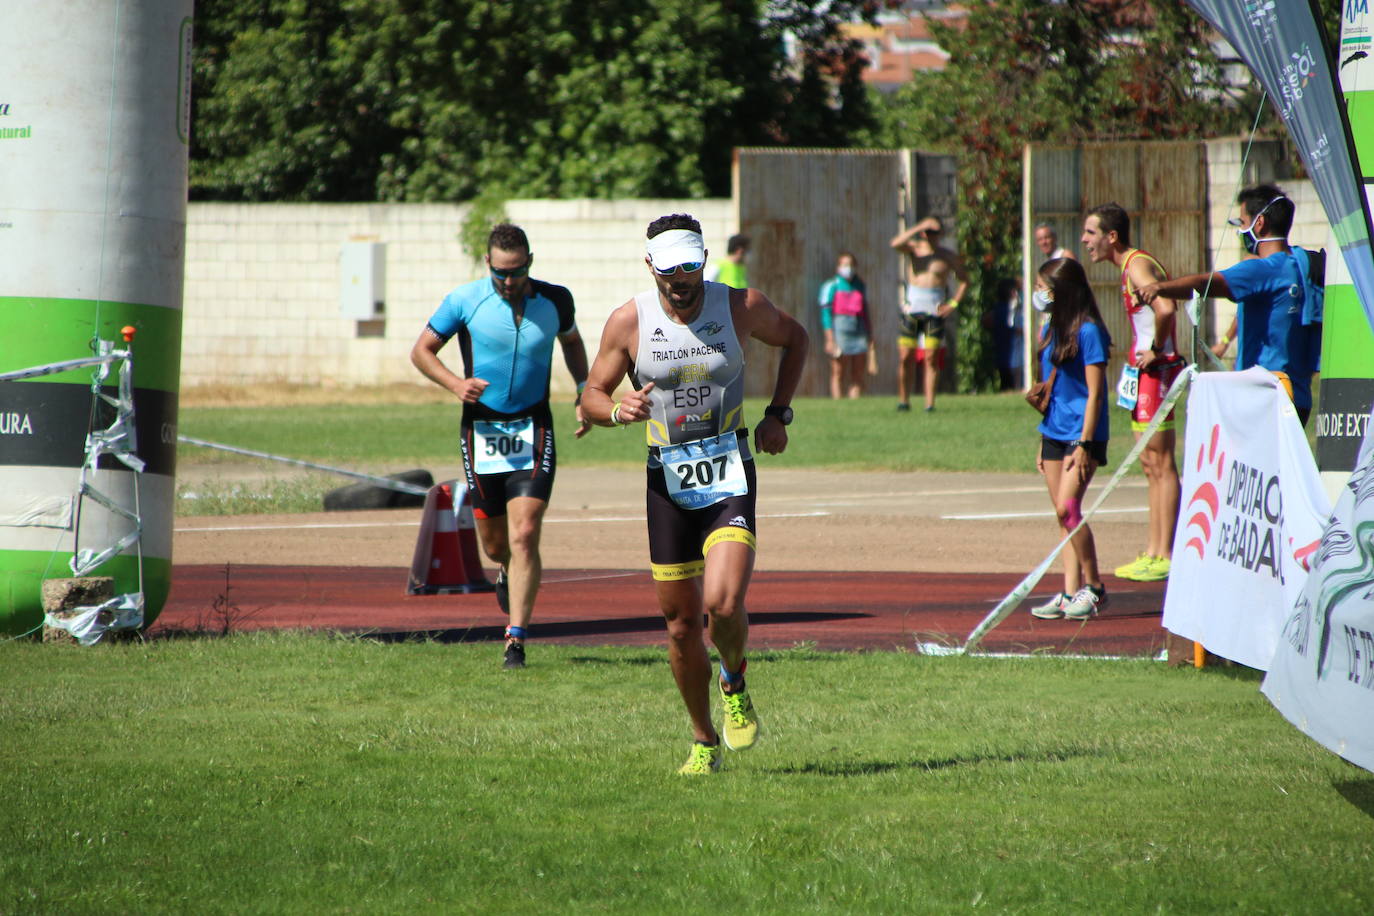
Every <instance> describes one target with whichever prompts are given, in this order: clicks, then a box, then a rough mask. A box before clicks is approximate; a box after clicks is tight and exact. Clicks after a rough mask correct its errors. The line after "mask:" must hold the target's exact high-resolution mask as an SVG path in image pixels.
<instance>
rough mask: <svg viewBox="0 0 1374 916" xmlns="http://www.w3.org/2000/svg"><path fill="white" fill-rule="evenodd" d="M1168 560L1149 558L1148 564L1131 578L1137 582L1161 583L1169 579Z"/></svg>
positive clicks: (1164, 558)
mask: <svg viewBox="0 0 1374 916" xmlns="http://www.w3.org/2000/svg"><path fill="white" fill-rule="evenodd" d="M1169 566H1170V563H1169V558H1168V557H1150V562H1149V564H1148V565H1146V566H1145V567H1144V568H1142V569H1141V570H1139V571H1138V573H1137V574H1136V575H1135V576H1134V577H1133V578H1134V579H1135V581H1137V582H1162V581H1164V580H1165V579H1167V578H1169Z"/></svg>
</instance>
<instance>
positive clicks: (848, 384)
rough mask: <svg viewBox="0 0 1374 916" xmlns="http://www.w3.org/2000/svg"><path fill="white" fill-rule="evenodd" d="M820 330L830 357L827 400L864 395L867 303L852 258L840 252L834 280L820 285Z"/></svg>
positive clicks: (868, 337)
mask: <svg viewBox="0 0 1374 916" xmlns="http://www.w3.org/2000/svg"><path fill="white" fill-rule="evenodd" d="M819 301H820V307H821V328H822V329H824V331H825V353H826V355H827V356H829V357H830V396H831V397H832V398H835V399H836V400H838V399H839V398H840V396H841V392H847V393H848V395H849V397H851V398H857V397H859V396H860V395H862V394H863V393H864V369H865V365H864V364H865V362H866V359H865V358H866V357H867V355H868V348H869V341H870V336H871V335H870V331H869V329H870V325H869V322H868V299H867V297H866V296H865V291H864V281H863V280H862V279H861V278H860V277H859V274H858V272H857V270H856V269H855V260H854V255H852V254H850V253H849V252H847V251H842V252H840V256H839V257H838V258H837V259H836V261H835V276H833V277H831V278H830V279H829V280H826V281H825V283H823V284H822V285H821V293H820V297H819Z"/></svg>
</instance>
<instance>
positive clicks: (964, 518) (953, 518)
mask: <svg viewBox="0 0 1374 916" xmlns="http://www.w3.org/2000/svg"><path fill="white" fill-rule="evenodd" d="M1149 511H1150V507H1149V506H1132V507H1130V508H1126V509H1098V510H1097V511H1096V512H1094V513H1093V514H1094V515H1111V514H1121V513H1126V512H1149ZM940 518H941V519H943V520H945V521H950V522H981V521H986V520H991V519H999V518H1054V513H1053V512H1051V511H1049V510H1048V509H1046V510H1044V511H1041V512H994V513H989V514H985V515H942V516H940Z"/></svg>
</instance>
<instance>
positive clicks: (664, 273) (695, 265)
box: [650, 261, 706, 277]
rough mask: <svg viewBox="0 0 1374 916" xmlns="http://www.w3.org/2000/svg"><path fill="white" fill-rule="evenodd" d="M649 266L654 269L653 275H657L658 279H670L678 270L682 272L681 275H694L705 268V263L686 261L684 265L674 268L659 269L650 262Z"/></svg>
mask: <svg viewBox="0 0 1374 916" xmlns="http://www.w3.org/2000/svg"><path fill="white" fill-rule="evenodd" d="M650 266H652V267H653V268H654V273H656V274H658V275H659V276H660V277H671V276H672V275H673V274H675V273H677V272H678V271H679V270H680V271H682V272H683V273H689V274H692V273H696V272H697V271H698V270H701V269H702V268H703V267H705V266H706V262H705V261H688V262H687V263H686V264H677V265H675V266H673V267H668V268H663V267H659V266H657V265H654V264H653V263H652V262H650Z"/></svg>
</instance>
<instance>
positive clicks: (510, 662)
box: [502, 642, 525, 668]
mask: <svg viewBox="0 0 1374 916" xmlns="http://www.w3.org/2000/svg"><path fill="white" fill-rule="evenodd" d="M502 667H504V668H523V667H525V644H524V643H518V642H508V643H506V663H505V665H503V666H502Z"/></svg>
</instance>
